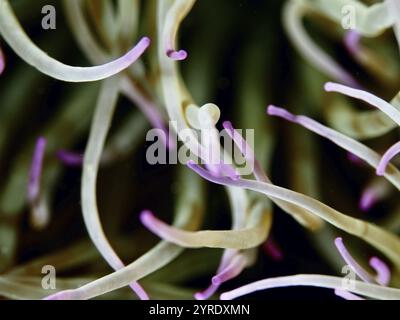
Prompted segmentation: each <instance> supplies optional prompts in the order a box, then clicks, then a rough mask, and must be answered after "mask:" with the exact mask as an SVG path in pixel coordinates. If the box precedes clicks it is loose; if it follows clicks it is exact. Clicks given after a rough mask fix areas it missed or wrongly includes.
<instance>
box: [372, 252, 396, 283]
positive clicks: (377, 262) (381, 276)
mask: <svg viewBox="0 0 400 320" xmlns="http://www.w3.org/2000/svg"><path fill="white" fill-rule="evenodd" d="M369 265H370V266H371V267H372V268H374V269H375V271H376V273H377V276H376V281H377V282H378V283H379V284H380V285H382V286H387V285H389V283H390V278H391V272H390V269H389V267H388V265H387V264H386V263H385V262H383V261H382V260H381V259H379V258H377V257H372V258H371V259H370V260H369Z"/></svg>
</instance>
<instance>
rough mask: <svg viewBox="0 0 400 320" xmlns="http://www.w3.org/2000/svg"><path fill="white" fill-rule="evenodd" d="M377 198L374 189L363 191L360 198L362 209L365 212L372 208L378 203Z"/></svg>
mask: <svg viewBox="0 0 400 320" xmlns="http://www.w3.org/2000/svg"><path fill="white" fill-rule="evenodd" d="M376 201H377V198H376V195H375V192H374V191H373V190H370V189H367V190H365V191H364V192H363V194H362V196H361V199H360V204H359V206H360V209H361V210H362V211H364V212H366V211H369V210H371V208H372V207H373V206H374V205H375V204H376Z"/></svg>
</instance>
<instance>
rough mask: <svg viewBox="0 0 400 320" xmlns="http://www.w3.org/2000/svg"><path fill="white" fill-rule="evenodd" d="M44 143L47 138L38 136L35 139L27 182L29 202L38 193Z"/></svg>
mask: <svg viewBox="0 0 400 320" xmlns="http://www.w3.org/2000/svg"><path fill="white" fill-rule="evenodd" d="M46 145H47V140H46V139H45V138H44V137H40V138H38V140H37V141H36V146H35V151H34V154H33V159H32V164H31V170H30V174H29V183H28V199H29V201H31V202H34V201H36V200H37V199H38V197H39V194H40V179H41V175H42V169H43V160H44V155H45V151H46Z"/></svg>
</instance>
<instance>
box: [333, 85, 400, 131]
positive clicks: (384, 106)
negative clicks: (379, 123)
mask: <svg viewBox="0 0 400 320" xmlns="http://www.w3.org/2000/svg"><path fill="white" fill-rule="evenodd" d="M325 90H326V91H327V92H338V93H341V94H343V95H345V96H349V97H352V98H355V99H358V100H361V101H364V102H366V103H368V104H370V105H372V106H374V107H377V108H378V109H379V110H381V111H382V112H384V113H385V114H386V115H387V116H389V117H390V118H391V119H392V121H394V122H395V123H397V125H400V111H399V110H398V109H396V108H395V107H394V106H393V105H391V104H390V103H388V102H386V101H385V100H383V99H381V98H379V97H377V96H375V95H373V94H371V93H369V92H367V91H364V90H359V89H354V88H351V87H348V86H344V85H341V84H338V83H332V82H328V83H326V84H325Z"/></svg>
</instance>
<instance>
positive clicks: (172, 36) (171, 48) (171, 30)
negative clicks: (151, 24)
mask: <svg viewBox="0 0 400 320" xmlns="http://www.w3.org/2000/svg"><path fill="white" fill-rule="evenodd" d="M195 3H196V0H174V3H173V4H172V6H171V8H170V9H169V10H168V13H167V16H166V18H165V29H164V34H163V41H164V50H165V53H166V55H167V56H168V57H169V58H171V59H172V60H185V59H186V58H187V55H188V54H187V52H186V51H185V50H179V51H178V50H176V49H175V46H176V42H177V40H176V37H177V34H178V30H179V26H180V24H181V23H182V21H183V19H184V18H185V17H186V15H187V14H188V13H189V12H190V10H191V9H192V8H193V6H194V4H195Z"/></svg>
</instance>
